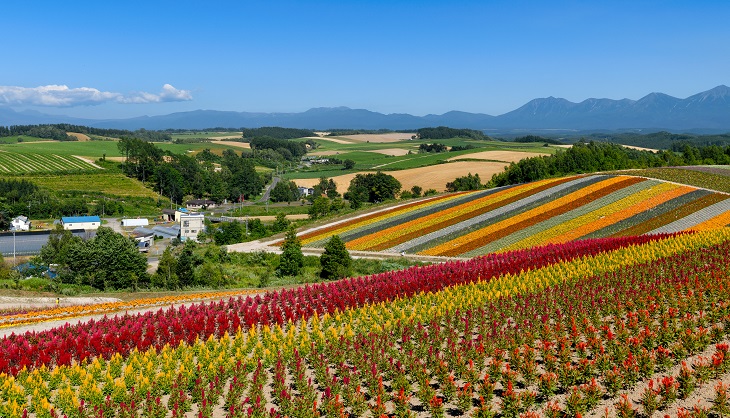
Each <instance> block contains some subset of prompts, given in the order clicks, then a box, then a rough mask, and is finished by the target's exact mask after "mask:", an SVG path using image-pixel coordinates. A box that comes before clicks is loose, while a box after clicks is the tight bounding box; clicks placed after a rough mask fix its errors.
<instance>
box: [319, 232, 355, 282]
mask: <svg viewBox="0 0 730 418" xmlns="http://www.w3.org/2000/svg"><path fill="white" fill-rule="evenodd" d="M319 263H320V265H321V266H322V271H321V272H320V273H319V276H320V277H321V278H323V279H325V280H336V279H341V278H343V277H347V276H348V275H349V274H350V266H351V265H352V258H351V257H350V253H349V252H348V251H347V248H346V247H345V243H344V242H342V240H341V239H340V237H339V236H337V235H333V236H332V238H330V240H329V241H327V244H325V246H324V252H323V253H322V256H321V257H320V258H319Z"/></svg>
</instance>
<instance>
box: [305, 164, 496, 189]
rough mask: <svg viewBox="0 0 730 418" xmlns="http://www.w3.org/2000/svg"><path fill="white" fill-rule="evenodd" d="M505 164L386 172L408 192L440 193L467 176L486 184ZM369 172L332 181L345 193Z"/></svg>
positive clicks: (312, 183)
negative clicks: (354, 180)
mask: <svg viewBox="0 0 730 418" xmlns="http://www.w3.org/2000/svg"><path fill="white" fill-rule="evenodd" d="M504 167H505V164H504V163H501V162H488V161H484V162H481V161H461V162H455V163H448V164H438V165H432V166H428V167H419V168H412V169H409V170H397V171H386V172H385V173H386V174H389V175H391V176H393V177H395V178H396V179H398V181H400V183H401V186H402V188H403V190H408V189H410V188H411V187H413V186H421V187H423V189H424V190H426V189H436V190H438V191H444V190H446V183H448V182H450V181H453V180H454V179H455V178H457V177H462V176H466V175H467V174H469V173H471V174H479V177H480V178H481V179H482V183H486V182H487V181H489V180H490V179H491V178H492V175H494V174H497V173H501V172H502V171H504ZM367 173H368V172H366V171H363V172H361V173H350V174H344V175H341V176H336V177H332V180H333V181H334V182H335V183H336V184H337V190H338V191H340V193H343V192H344V191H345V190H347V187H348V186H349V185H350V181H351V180H352V179H353V178H354V177H355V174H367ZM370 173H372V171H370ZM292 181H294V183H296V184H297V186H302V187H314V186H315V185H316V184H317V183H319V179H318V178H315V179H292Z"/></svg>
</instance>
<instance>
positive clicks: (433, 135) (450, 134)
mask: <svg viewBox="0 0 730 418" xmlns="http://www.w3.org/2000/svg"><path fill="white" fill-rule="evenodd" d="M416 133H417V134H418V138H420V139H446V138H471V139H478V140H487V139H489V137H488V136H486V135H484V133H482V132H481V131H477V130H474V129H454V128H449V127H446V126H439V127H436V128H421V129H418V130H417V131H416Z"/></svg>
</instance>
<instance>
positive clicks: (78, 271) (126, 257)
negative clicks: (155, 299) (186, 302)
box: [38, 225, 149, 290]
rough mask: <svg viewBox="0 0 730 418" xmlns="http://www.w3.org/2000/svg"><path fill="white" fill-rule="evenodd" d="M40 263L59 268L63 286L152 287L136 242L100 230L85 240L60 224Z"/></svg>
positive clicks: (108, 230) (110, 231)
mask: <svg viewBox="0 0 730 418" xmlns="http://www.w3.org/2000/svg"><path fill="white" fill-rule="evenodd" d="M38 259H39V261H40V262H42V263H43V264H44V265H46V266H50V265H57V266H58V267H57V268H56V270H57V272H58V275H59V278H60V280H61V282H63V283H74V284H77V285H87V286H91V287H93V288H95V289H99V290H114V289H137V288H138V287H147V286H148V285H149V275H148V274H147V259H146V258H145V256H144V255H142V254H140V252H139V250H138V249H137V245H136V244H135V242H134V240H133V239H130V238H126V237H124V236H123V235H121V234H118V233H116V232H114V231H113V230H112V229H111V228H106V227H100V228H99V229H98V230H97V231H96V235H95V236H94V237H93V238H91V239H89V240H83V239H81V238H80V237H77V236H74V235H72V234H71V231H67V230H64V229H63V227H61V226H60V225H59V226H58V227H57V228H56V229H55V230H54V231H53V232H52V233H51V235H50V236H49V238H48V243H46V245H44V246H43V248H42V249H41V254H40V256H39V257H38Z"/></svg>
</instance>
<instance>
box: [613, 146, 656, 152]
mask: <svg viewBox="0 0 730 418" xmlns="http://www.w3.org/2000/svg"><path fill="white" fill-rule="evenodd" d="M620 145H621V146H622V147H624V148H629V149H635V150H639V151H651V152H659V150H658V149H654V148H644V147H635V146H633V145H623V144H620Z"/></svg>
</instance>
